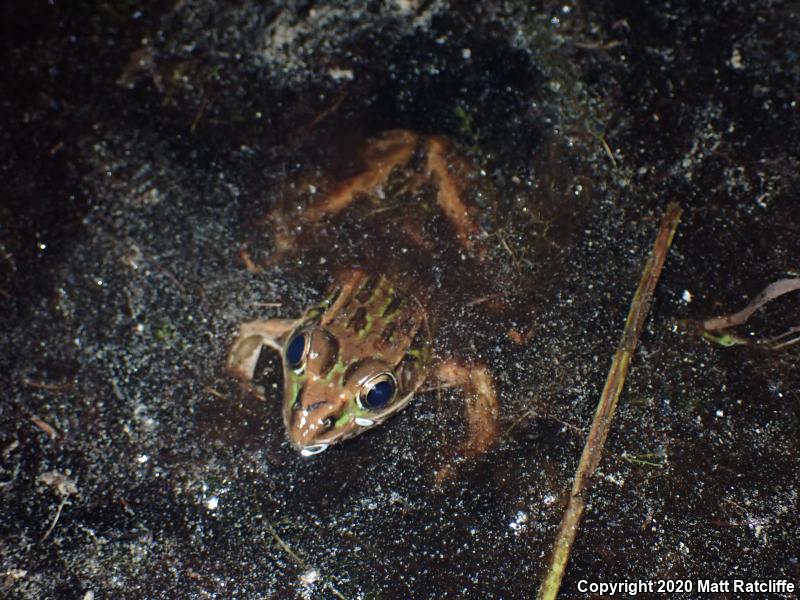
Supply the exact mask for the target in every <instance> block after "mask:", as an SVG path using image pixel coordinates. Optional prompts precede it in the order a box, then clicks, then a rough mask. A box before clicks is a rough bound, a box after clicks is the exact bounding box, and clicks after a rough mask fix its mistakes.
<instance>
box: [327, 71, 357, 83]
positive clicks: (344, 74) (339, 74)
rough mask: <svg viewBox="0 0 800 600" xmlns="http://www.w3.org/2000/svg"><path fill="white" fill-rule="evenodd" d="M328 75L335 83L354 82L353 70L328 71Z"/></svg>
mask: <svg viewBox="0 0 800 600" xmlns="http://www.w3.org/2000/svg"><path fill="white" fill-rule="evenodd" d="M328 75H329V76H330V78H331V79H333V80H334V81H342V80H346V81H352V80H353V70H352V69H328Z"/></svg>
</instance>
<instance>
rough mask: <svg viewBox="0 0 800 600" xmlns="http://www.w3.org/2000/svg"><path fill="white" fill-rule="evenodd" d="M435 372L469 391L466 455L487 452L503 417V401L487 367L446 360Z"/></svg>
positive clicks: (442, 379)
mask: <svg viewBox="0 0 800 600" xmlns="http://www.w3.org/2000/svg"><path fill="white" fill-rule="evenodd" d="M436 374H437V376H438V377H439V379H440V380H441V381H442V383H444V384H446V385H452V386H458V387H461V388H463V389H464V392H465V394H466V409H465V415H466V420H467V433H468V436H469V437H468V438H467V441H466V443H465V444H464V447H463V454H464V457H471V456H477V455H479V454H482V453H484V452H486V451H487V450H488V449H489V448H490V447H491V445H492V444H493V443H494V441H495V439H496V438H497V433H498V429H499V418H500V403H499V401H498V399H497V392H495V389H494V382H493V381H492V376H491V374H490V373H489V371H488V369H486V367H484V366H483V365H473V366H470V367H465V366H463V365H461V364H458V363H456V362H445V363H443V364H441V365H440V366H439V368H438V369H437V373H436Z"/></svg>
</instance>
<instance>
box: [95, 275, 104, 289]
mask: <svg viewBox="0 0 800 600" xmlns="http://www.w3.org/2000/svg"><path fill="white" fill-rule="evenodd" d="M94 282H95V284H97V285H99V286H100V287H103V286H104V285H105V284H106V282H105V281H103V280H102V279H100V278H99V277H98V278H97V279H95V280H94Z"/></svg>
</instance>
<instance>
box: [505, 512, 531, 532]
mask: <svg viewBox="0 0 800 600" xmlns="http://www.w3.org/2000/svg"><path fill="white" fill-rule="evenodd" d="M527 522H528V513H526V512H523V511H518V512H517V514H516V515H514V519H513V520H512V521H511V523H509V525H508V526H509V527H510V528H511V529H512V530H513V531H514V533H516V534H520V533H522V532H523V531H525V529H527V525H526V523H527Z"/></svg>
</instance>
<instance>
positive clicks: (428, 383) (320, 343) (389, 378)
mask: <svg viewBox="0 0 800 600" xmlns="http://www.w3.org/2000/svg"><path fill="white" fill-rule="evenodd" d="M361 156H362V161H361V163H360V164H361V168H360V170H359V172H357V173H356V174H355V175H352V176H350V177H348V178H346V179H345V180H343V181H341V182H338V183H336V184H334V185H332V186H331V187H330V189H329V190H328V191H327V192H326V193H324V194H322V195H321V196H320V197H318V198H316V199H315V200H314V201H312V202H311V203H310V204H309V205H308V206H307V207H305V208H304V209H303V212H302V213H301V215H300V216H299V221H300V225H301V226H302V227H305V228H311V229H314V228H317V227H322V226H324V224H325V222H326V220H329V219H331V218H334V217H335V216H336V215H338V214H339V213H342V212H343V211H345V210H347V209H348V208H349V207H351V206H352V205H354V204H357V203H358V202H359V201H360V200H364V199H365V198H382V199H384V200H392V199H393V198H394V197H398V196H399V195H401V194H404V195H405V197H409V196H411V197H413V196H415V195H419V194H421V193H425V194H427V196H428V197H431V198H432V199H433V200H434V201H433V202H432V204H435V206H436V207H438V210H439V211H441V214H442V215H443V217H444V219H443V220H444V221H445V222H446V223H449V224H450V228H451V230H452V233H453V234H454V238H455V240H456V244H457V245H458V247H459V248H460V249H462V250H463V251H464V252H479V250H477V248H478V246H479V243H480V240H479V239H478V237H479V236H478V234H479V231H480V228H479V226H478V224H477V222H476V219H475V215H476V212H477V211H476V208H475V207H474V206H472V205H470V204H469V203H468V202H467V201H466V200H465V187H466V185H467V184H468V182H467V180H466V179H465V177H466V176H467V175H469V176H473V175H474V172H473V170H471V169H470V168H469V163H468V162H467V161H466V159H464V158H463V157H461V155H459V154H458V153H457V152H456V151H455V150H454V149H453V145H452V143H451V142H450V141H449V140H448V139H447V138H445V137H442V136H435V135H422V134H419V133H415V132H412V131H409V130H390V131H387V132H384V133H383V134H380V135H378V136H376V137H374V138H372V139H370V140H368V141H367V142H366V143H365V145H364V146H363V148H362V151H361ZM413 210H415V209H414V207H412V211H413ZM407 229H408V228H407ZM276 230H277V233H276V239H277V240H278V242H277V243H276V245H277V246H281V247H282V248H284V249H285V248H287V247H290V246H291V243H290V242H289V241H287V237H286V235H285V233H286V228H281V227H276ZM404 235H407V237H409V238H410V239H412V240H414V241H415V243H417V244H418V245H419V247H421V248H423V249H424V248H425V247H426V243H425V240H424V239H423V236H422V235H420V234H419V233H418V232H414V231H411V230H410V229H409V230H408V231H407V232H406V234H404ZM282 236H283V237H282ZM331 262H333V261H331ZM331 280H332V282H331V285H330V287H329V288H328V290H327V291H326V292H325V294H324V295H323V299H322V300H321V301H320V302H318V303H317V304H314V305H312V306H310V307H309V308H308V309H306V310H305V311H304V312H303V314H302V315H301V316H299V317H296V318H271V319H266V320H262V319H255V320H250V321H247V322H244V323H242V324H241V325H240V326H239V328H238V333H237V335H236V337H235V340H234V342H233V344H232V346H231V348H230V351H229V353H228V357H227V367H228V369H229V370H230V371H231V372H232V373H233V374H234V375H235V376H237V377H238V378H240V379H241V380H243V381H244V382H245V383H247V384H252V381H253V378H254V373H255V370H256V365H257V363H258V361H259V358H260V356H261V353H262V350H263V349H265V348H268V349H271V350H274V351H276V352H278V353H279V354H280V357H281V362H282V366H283V382H284V390H283V401H282V414H283V422H284V426H285V429H286V433H287V436H288V439H289V442H290V443H291V445H292V446H293V447H294V448H296V449H297V450H299V452H300V453H301V454H302V455H303V456H313V455H316V454H319V453H321V452H323V451H325V450H327V449H328V448H330V447H331V446H333V445H335V444H338V443H339V442H342V441H344V440H347V439H349V438H352V437H354V436H357V435H360V434H362V433H364V432H367V431H369V430H372V429H374V428H376V427H378V426H380V425H381V424H382V423H384V422H386V421H387V420H388V419H390V417H392V416H394V415H396V414H397V413H399V412H400V411H401V410H403V409H404V408H406V407H407V406H409V404H411V402H412V400H413V399H414V398H415V397H416V396H418V395H421V393H422V392H423V391H427V390H431V389H440V388H460V390H461V392H462V394H463V397H464V411H463V412H464V417H465V432H466V436H465V437H466V439H465V440H464V441H463V443H461V444H460V446H459V449H458V451H457V454H458V455H459V456H460V457H462V458H464V459H467V458H470V457H475V456H479V455H481V454H483V453H485V452H486V451H487V450H488V449H490V448H491V447H492V445H493V444H494V443H495V441H496V439H497V436H498V428H499V417H500V405H499V401H498V395H497V391H496V386H495V383H494V379H493V377H492V374H491V372H490V371H489V369H488V368H487V366H486V365H485V364H483V363H481V362H478V361H465V360H464V359H461V358H458V357H454V356H447V355H445V354H444V353H443V352H440V351H439V349H438V348H437V347H436V341H435V340H436V333H437V330H438V329H439V325H440V323H439V322H438V321H437V319H436V318H432V316H431V314H430V310H429V307H430V298H431V293H430V291H429V290H426V289H425V284H424V283H420V282H419V281H416V280H415V278H414V277H410V276H409V275H408V273H407V272H404V271H403V270H402V269H400V270H398V269H393V268H391V266H389V265H385V264H381V265H379V267H378V268H374V266H373V268H365V267H363V266H344V267H339V268H338V269H337V270H336V271H335V272H334V273H332V274H331ZM443 473H450V471H449V470H447V469H443V470H442V471H441V472H440V475H441V476H444V475H442V474H443Z"/></svg>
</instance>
